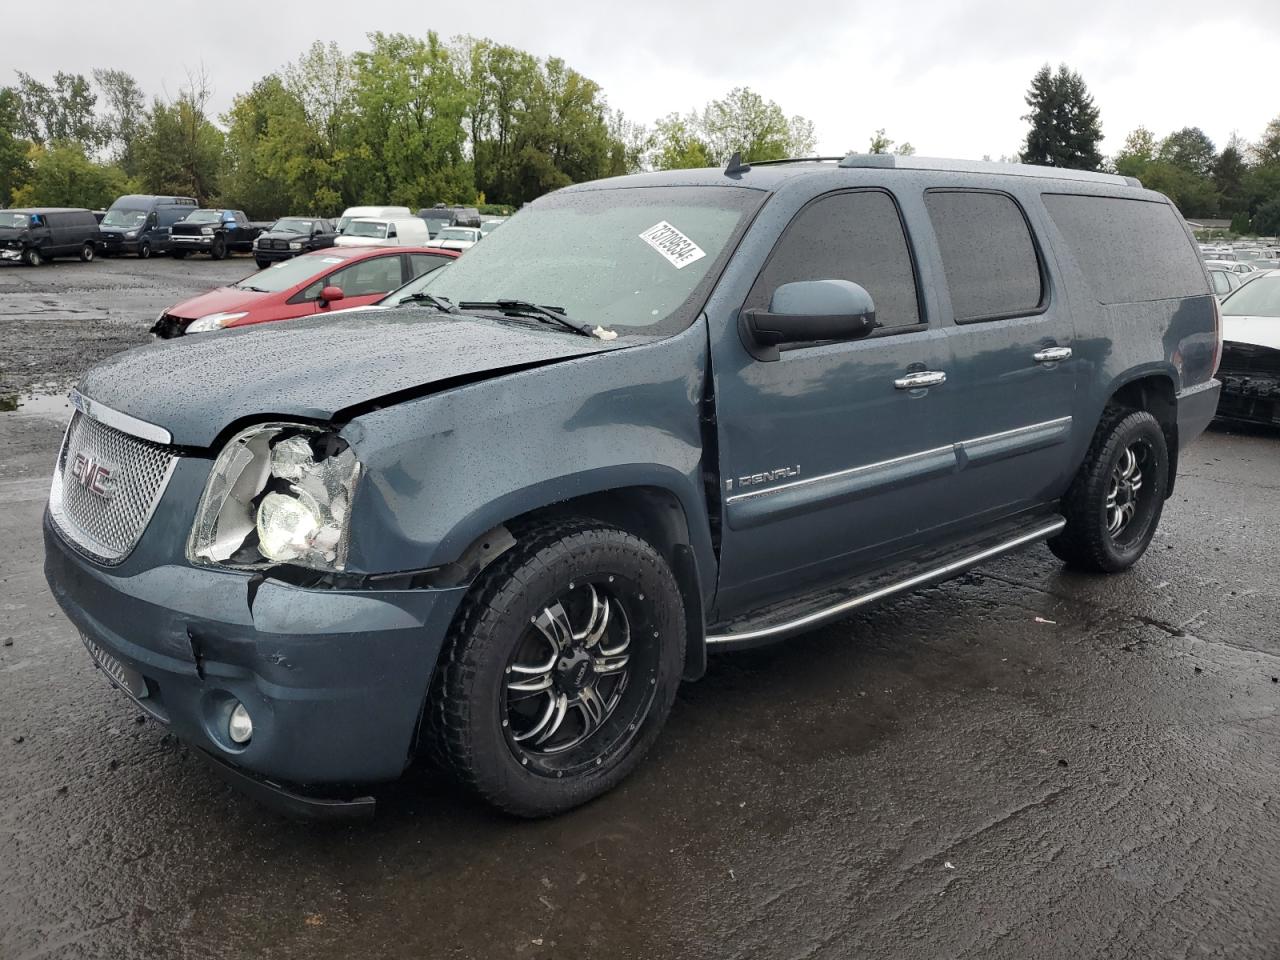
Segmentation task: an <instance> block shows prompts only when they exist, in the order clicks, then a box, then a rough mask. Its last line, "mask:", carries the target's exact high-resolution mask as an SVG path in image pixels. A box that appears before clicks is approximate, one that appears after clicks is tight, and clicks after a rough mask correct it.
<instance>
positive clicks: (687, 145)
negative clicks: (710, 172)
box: [650, 113, 714, 170]
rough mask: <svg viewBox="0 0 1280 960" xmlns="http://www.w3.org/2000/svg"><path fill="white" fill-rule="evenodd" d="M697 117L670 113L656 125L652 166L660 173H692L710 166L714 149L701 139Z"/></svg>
mask: <svg viewBox="0 0 1280 960" xmlns="http://www.w3.org/2000/svg"><path fill="white" fill-rule="evenodd" d="M699 126H700V124H699V122H698V118H697V116H696V115H691V116H688V117H682V116H680V115H679V114H678V113H670V114H667V115H666V116H665V117H663V118H662V119H661V120H659V121H658V122H657V123H655V124H654V134H653V152H652V154H651V161H650V162H651V163H652V164H653V166H655V167H656V168H657V169H659V170H690V169H698V168H701V167H710V166H712V165H713V163H714V161H713V160H712V158H711V147H710V146H708V145H707V144H706V142H705V141H703V140H702V139H701V137H700V136H699Z"/></svg>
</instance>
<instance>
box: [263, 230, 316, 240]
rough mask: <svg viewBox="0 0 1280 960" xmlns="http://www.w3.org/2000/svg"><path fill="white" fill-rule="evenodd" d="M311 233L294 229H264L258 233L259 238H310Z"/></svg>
mask: <svg viewBox="0 0 1280 960" xmlns="http://www.w3.org/2000/svg"><path fill="white" fill-rule="evenodd" d="M310 238H311V234H309V233H295V232H294V231H292V230H263V231H262V232H261V233H260V234H258V239H259V240H308V239H310Z"/></svg>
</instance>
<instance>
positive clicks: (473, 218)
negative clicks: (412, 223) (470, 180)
mask: <svg viewBox="0 0 1280 960" xmlns="http://www.w3.org/2000/svg"><path fill="white" fill-rule="evenodd" d="M418 216H419V217H420V218H421V219H422V220H425V221H426V224H427V229H428V231H429V232H430V234H431V239H432V240H434V239H435V238H436V235H437V234H439V233H440V231H441V230H443V229H444V228H445V227H478V226H480V223H481V221H480V211H479V210H477V209H476V208H475V207H458V206H449V205H446V204H443V203H437V204H436V205H435V206H434V207H423V208H422V209H421V210H419V211H418Z"/></svg>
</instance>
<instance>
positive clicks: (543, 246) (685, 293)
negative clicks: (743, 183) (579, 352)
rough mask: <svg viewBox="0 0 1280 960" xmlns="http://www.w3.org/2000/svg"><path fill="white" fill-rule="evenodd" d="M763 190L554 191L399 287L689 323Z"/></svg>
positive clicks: (588, 318)
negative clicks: (435, 268)
mask: <svg viewBox="0 0 1280 960" xmlns="http://www.w3.org/2000/svg"><path fill="white" fill-rule="evenodd" d="M764 197H765V194H763V193H761V192H760V191H756V190H749V189H744V188H740V187H623V188H618V189H604V190H583V191H570V192H561V193H553V194H550V195H549V196H546V197H543V198H542V199H541V200H538V201H537V202H536V203H534V204H531V205H530V206H529V207H527V208H525V209H524V210H522V211H521V212H520V216H518V217H515V218H513V219H512V220H511V222H510V223H508V224H507V225H505V226H504V227H503V228H502V229H501V230H498V231H495V232H494V233H493V234H492V235H491V236H490V237H488V241H489V242H488V243H480V244H477V245H476V246H475V247H473V248H472V249H471V250H469V251H468V252H467V255H466V256H465V257H462V258H461V259H459V260H457V261H455V262H454V263H452V264H450V265H449V268H448V269H447V270H438V271H436V272H434V273H429V274H427V276H426V277H425V278H423V279H422V280H420V281H418V282H417V284H410V285H409V286H406V287H405V288H404V289H403V290H402V291H401V293H402V294H411V293H416V292H418V291H422V292H426V293H431V294H434V295H435V296H438V297H445V298H447V299H449V300H451V301H453V302H454V303H459V302H462V301H464V300H482V301H493V300H499V299H513V300H527V301H530V302H532V303H538V304H543V305H546V306H554V307H561V308H563V309H564V310H565V312H566V313H568V315H569V316H571V317H573V318H574V319H575V320H577V321H580V322H583V323H591V324H599V325H601V326H604V327H631V328H634V332H636V333H658V332H663V333H673V332H675V331H676V330H681V329H683V328H684V327H686V326H688V325H689V323H690V322H691V321H692V320H693V317H694V315H695V312H696V310H697V309H698V308H700V307H701V305H702V303H701V301H702V300H703V299H704V298H705V296H706V293H707V288H709V286H710V284H711V281H712V280H713V279H714V278H715V277H716V275H717V274H718V273H719V271H720V268H721V266H722V265H723V262H724V260H725V259H727V258H728V255H729V253H730V251H731V249H732V247H733V241H734V240H735V239H736V235H737V233H738V232H739V231H740V230H741V229H743V227H744V226H745V224H746V222H747V219H748V218H749V216H750V214H752V213H753V212H754V211H755V210H756V208H757V207H758V206H759V205H760V203H761V202H762V201H763V199H764Z"/></svg>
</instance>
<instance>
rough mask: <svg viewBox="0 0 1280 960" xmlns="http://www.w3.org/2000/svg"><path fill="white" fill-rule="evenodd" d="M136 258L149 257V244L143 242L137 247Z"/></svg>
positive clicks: (145, 258)
mask: <svg viewBox="0 0 1280 960" xmlns="http://www.w3.org/2000/svg"><path fill="white" fill-rule="evenodd" d="M138 259H139V260H150V259H151V244H149V243H143V244H142V245H141V246H140V247H138Z"/></svg>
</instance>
